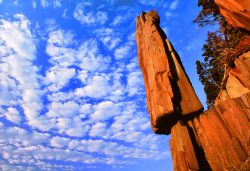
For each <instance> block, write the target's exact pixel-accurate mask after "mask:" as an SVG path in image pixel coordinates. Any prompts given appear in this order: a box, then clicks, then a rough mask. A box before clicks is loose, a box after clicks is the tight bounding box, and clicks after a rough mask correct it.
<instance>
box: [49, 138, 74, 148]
mask: <svg viewBox="0 0 250 171" xmlns="http://www.w3.org/2000/svg"><path fill="white" fill-rule="evenodd" d="M69 141H70V139H69V138H63V137H53V138H51V139H50V144H51V146H52V147H57V148H62V147H65V146H68V143H69Z"/></svg>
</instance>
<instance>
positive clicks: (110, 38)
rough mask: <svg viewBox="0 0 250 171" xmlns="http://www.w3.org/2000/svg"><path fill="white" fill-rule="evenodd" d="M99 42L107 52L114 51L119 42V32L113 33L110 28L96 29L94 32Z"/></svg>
mask: <svg viewBox="0 0 250 171" xmlns="http://www.w3.org/2000/svg"><path fill="white" fill-rule="evenodd" d="M94 32H95V33H96V36H97V37H98V39H99V40H101V41H102V43H103V44H104V46H105V47H106V48H108V49H109V50H112V49H114V48H115V47H116V46H117V45H118V44H119V43H120V42H122V40H121V38H120V37H119V32H115V31H114V30H113V29H112V28H107V27H105V28H98V29H97V30H95V31H94Z"/></svg>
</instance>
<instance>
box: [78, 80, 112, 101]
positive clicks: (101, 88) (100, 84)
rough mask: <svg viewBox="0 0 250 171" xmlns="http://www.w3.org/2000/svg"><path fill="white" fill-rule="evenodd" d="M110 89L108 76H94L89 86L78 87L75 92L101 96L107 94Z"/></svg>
mask: <svg viewBox="0 0 250 171" xmlns="http://www.w3.org/2000/svg"><path fill="white" fill-rule="evenodd" d="M110 91H111V88H110V85H109V82H108V78H106V77H104V76H94V77H93V78H92V79H91V81H90V82H89V84H88V85H87V86H85V87H83V88H78V89H76V91H75V94H76V95H77V96H81V97H92V98H101V97H104V96H106V95H107V94H108V93H109V92H110Z"/></svg>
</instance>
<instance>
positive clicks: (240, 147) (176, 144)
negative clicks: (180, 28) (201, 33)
mask: <svg viewBox="0 0 250 171" xmlns="http://www.w3.org/2000/svg"><path fill="white" fill-rule="evenodd" d="M159 21H160V20H159V16H158V15H157V13H156V11H151V12H149V13H143V14H142V15H141V16H140V17H138V18H137V28H136V40H137V45H138V58H139V65H140V67H141V70H142V74H143V77H144V83H145V87H146V95H147V105H148V110H149V113H150V117H151V124H152V128H153V130H154V131H155V132H156V133H163V134H168V133H170V132H171V139H170V147H171V153H172V158H173V169H174V171H198V170H200V171H209V170H214V171H223V170H229V171H236V170H237V171H249V170H250V122H249V121H250V84H249V83H250V69H249V68H250V52H247V53H244V54H242V55H241V56H240V57H239V58H237V59H236V60H235V62H234V68H231V69H229V70H228V71H227V72H226V73H225V80H224V82H225V85H224V86H223V87H224V88H223V89H222V90H221V92H220V94H219V96H218V98H217V100H216V104H215V106H214V107H213V108H211V109H209V110H207V111H205V112H202V111H201V110H202V105H201V104H200V101H199V99H198V98H197V96H196V94H195V92H194V90H193V88H192V85H191V83H190V81H189V79H188V77H187V75H186V73H185V70H184V68H183V66H182V64H181V61H180V58H179V57H178V54H177V53H176V52H175V50H174V48H173V47H172V45H171V43H170V42H169V40H168V39H167V38H166V36H165V34H164V33H163V31H162V30H161V29H160V27H159Z"/></svg>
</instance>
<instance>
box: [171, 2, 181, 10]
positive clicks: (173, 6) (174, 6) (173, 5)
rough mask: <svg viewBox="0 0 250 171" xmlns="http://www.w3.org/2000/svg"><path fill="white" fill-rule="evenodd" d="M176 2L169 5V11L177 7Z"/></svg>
mask: <svg viewBox="0 0 250 171" xmlns="http://www.w3.org/2000/svg"><path fill="white" fill-rule="evenodd" d="M178 3H179V2H178V0H174V1H173V2H172V3H171V4H170V5H169V9H171V10H175V9H176V8H177V6H178Z"/></svg>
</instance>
